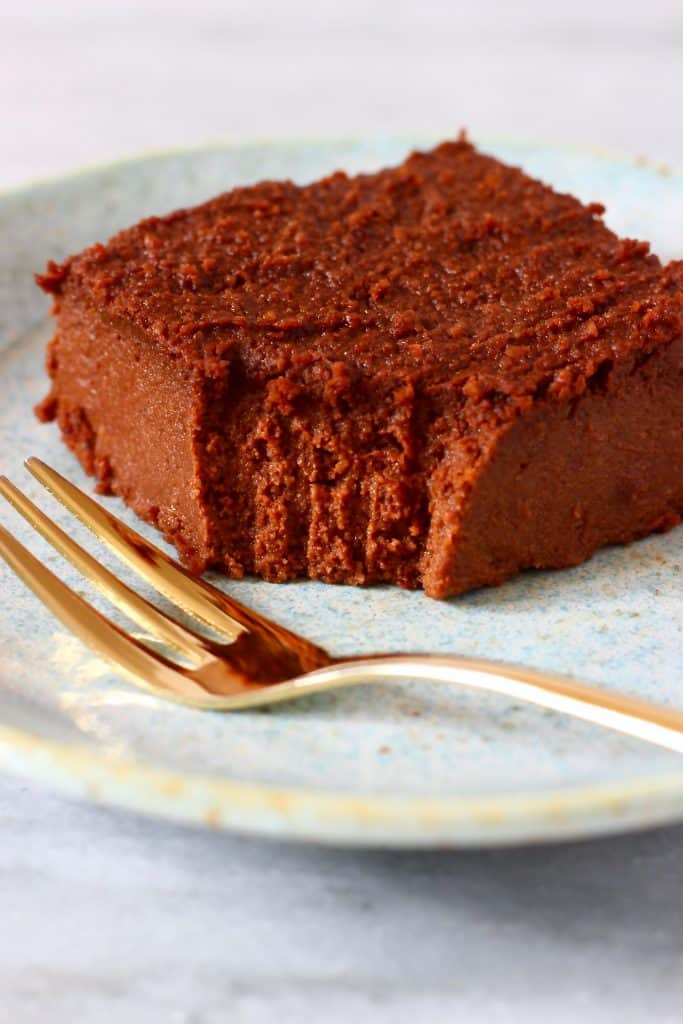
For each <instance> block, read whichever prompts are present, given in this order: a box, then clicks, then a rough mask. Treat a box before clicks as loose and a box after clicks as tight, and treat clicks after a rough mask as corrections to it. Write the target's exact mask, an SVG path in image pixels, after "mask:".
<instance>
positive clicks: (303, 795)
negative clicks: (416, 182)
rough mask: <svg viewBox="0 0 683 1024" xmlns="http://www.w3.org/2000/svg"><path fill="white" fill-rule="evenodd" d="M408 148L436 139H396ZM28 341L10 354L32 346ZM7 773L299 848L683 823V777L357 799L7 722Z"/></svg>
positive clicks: (9, 198)
mask: <svg viewBox="0 0 683 1024" xmlns="http://www.w3.org/2000/svg"><path fill="white" fill-rule="evenodd" d="M377 138H378V136H376V135H375V136H372V137H371V136H339V137H326V136H311V137H304V136H302V137H293V138H282V139H277V138H275V139H274V138H264V139H259V138H246V139H235V140H233V139H227V140H216V141H214V142H209V143H206V144H200V145H195V146H178V147H169V148H165V149H159V150H152V151H147V152H142V153H137V154H131V155H130V156H124V157H123V158H120V159H116V160H111V161H104V162H99V163H93V164H91V165H84V166H81V167H78V168H75V169H74V170H72V171H70V172H67V173H65V174H58V175H54V176H50V177H47V178H45V179H39V180H35V181H31V182H28V183H23V184H19V185H14V186H9V187H8V188H4V189H2V190H0V201H2V203H3V205H11V204H12V202H13V201H16V202H18V203H19V202H21V201H22V200H25V199H26V198H29V197H30V196H31V194H32V193H34V192H37V191H42V190H43V189H46V188H58V187H59V186H60V185H62V184H66V183H68V182H69V181H73V180H76V179H78V178H81V177H87V176H88V175H93V176H95V175H97V174H99V173H102V172H104V171H107V170H117V169H119V168H120V169H124V168H126V167H129V166H135V165H139V164H143V163H148V162H154V161H156V160H163V159H165V158H166V159H171V158H173V157H174V156H182V155H184V154H192V155H197V156H198V157H199V156H200V155H201V154H202V153H206V152H214V153H215V152H219V151H231V150H235V149H247V148H249V147H258V146H260V147H269V148H271V149H277V148H279V147H283V146H287V147H290V146H292V145H296V144H300V145H320V146H323V145H324V146H328V145H339V146H342V145H345V144H362V143H363V142H369V141H371V139H372V140H375V141H376V140H377ZM386 138H387V139H388V138H391V139H392V141H394V142H401V143H402V142H405V144H406V146H416V145H422V144H423V143H424V144H429V142H430V137H429V136H426V135H425V136H424V137H421V136H418V135H410V136H408V135H406V136H401V135H392V136H386ZM473 138H474V141H475V142H476V143H477V144H478V145H482V146H491V147H495V146H496V145H504V144H514V145H516V146H519V147H522V148H527V147H528V148H529V149H530V150H532V149H551V150H559V151H560V152H573V153H576V154H583V155H585V156H590V157H592V158H593V159H599V160H604V161H605V162H606V163H610V164H618V165H621V166H624V165H627V166H629V167H631V168H633V169H635V170H640V171H642V172H643V173H646V174H647V173H649V174H656V175H658V176H659V175H661V176H666V177H668V178H670V177H675V178H681V179H683V168H679V167H672V166H670V165H668V164H665V163H662V162H657V161H649V160H647V159H645V158H642V157H634V156H630V155H628V154H623V153H614V152H610V151H608V150H603V149H600V148H599V147H583V146H580V145H575V144H570V143H559V142H547V141H542V140H523V139H512V138H505V137H482V138H479V137H478V136H474V137H473ZM20 340H21V336H18V337H16V338H15V339H13V340H12V341H10V345H9V347H11V348H13V347H14V345H15V344H17V343H20ZM0 768H2V769H4V770H7V771H9V772H12V773H15V774H19V775H23V776H25V777H30V778H32V779H36V780H37V781H39V782H43V783H47V784H49V785H51V786H52V787H53V788H57V789H59V790H61V791H63V792H66V793H70V794H71V795H77V796H80V797H82V798H85V799H87V800H90V801H91V802H95V803H103V804H107V805H113V806H117V807H121V808H126V809H129V810H134V811H138V812H142V813H145V814H148V815H154V816H156V817H160V818H163V819H166V820H169V819H170V820H174V821H177V822H184V823H187V824H191V825H196V826H204V827H207V828H213V829H229V830H231V831H236V832H244V833H251V834H257V835H262V836H268V837H271V838H278V839H282V840H293V841H312V842H319V843H329V844H335V845H349V846H385V847H388V846H394V847H435V846H449V847H472V846H497V845H498V846H500V845H513V844H526V843H534V842H562V841H566V840H569V839H577V838H588V837H590V836H597V835H606V834H610V833H618V832H625V831H629V830H632V829H634V828H647V827H655V826H657V825H663V824H673V823H675V822H677V821H681V820H683V770H681V771H680V772H675V771H674V772H667V773H660V774H657V775H652V776H646V777H643V778H640V779H637V780H633V779H631V780H627V781H625V782H622V783H610V784H604V783H603V784H590V783H585V784H581V785H577V786H567V787H561V788H557V789H548V790H544V791H543V792H539V793H533V792H530V793H527V794H524V795H520V794H515V793H503V794H495V793H492V794H490V795H487V796H485V797H482V796H459V797H422V796H420V797H412V796H408V797H406V796H398V795H391V796H384V795H379V794H363V793H354V794H345V793H343V792H339V791H316V790H314V789H306V788H281V787H276V786H269V785H263V784H256V783H247V782H241V781H237V780H232V779H228V778H215V777H211V776H206V775H200V774H198V775H194V774H192V775H190V774H187V773H186V774H183V773H180V772H174V771H171V770H169V769H165V768H163V769H162V768H156V767H153V766H151V765H147V764H144V763H142V762H140V761H137V760H134V759H130V758H124V757H120V756H118V757H113V756H112V755H110V754H107V753H105V752H102V751H98V750H97V748H95V747H89V746H87V745H86V744H82V743H75V744H65V743H60V742H58V741H55V740H51V739H49V738H46V737H42V736H40V735H38V734H36V733H34V732H31V731H30V730H27V729H21V728H18V727H15V726H12V725H8V724H6V723H4V722H2V721H0Z"/></svg>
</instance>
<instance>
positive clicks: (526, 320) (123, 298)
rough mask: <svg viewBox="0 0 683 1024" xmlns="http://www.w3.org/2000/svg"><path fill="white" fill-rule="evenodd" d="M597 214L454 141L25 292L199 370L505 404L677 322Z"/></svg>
mask: <svg viewBox="0 0 683 1024" xmlns="http://www.w3.org/2000/svg"><path fill="white" fill-rule="evenodd" d="M602 213H603V208H602V207H601V206H599V205H597V204H592V205H590V206H584V205H582V204H581V203H579V202H578V200H576V199H574V198H572V197H571V196H567V195H559V194H557V193H555V192H553V191H552V190H551V189H550V188H547V187H546V186H544V185H542V184H541V183H539V182H537V181H534V180H532V179H531V178H529V177H527V175H525V174H524V173H522V172H521V171H520V170H518V169H516V168H510V167H506V166H505V165H503V164H501V163H499V162H498V161H497V160H494V159H492V158H491V157H487V156H484V155H482V154H480V153H478V152H477V151H476V150H475V149H474V148H473V147H472V146H471V145H470V144H469V143H468V142H467V141H466V140H464V139H460V140H458V141H456V142H450V143H444V144H443V145H441V146H439V147H437V148H436V149H434V150H432V151H431V152H428V153H414V154H413V155H412V156H410V157H409V158H408V159H407V160H406V161H405V163H404V164H402V165H401V166H400V167H398V168H395V169H391V170H385V171H381V172H379V173H377V174H364V175H359V176H358V177H354V178H349V177H347V176H346V175H345V174H342V173H337V174H333V175H332V176H330V177H329V178H326V179H324V180H322V181H319V182H316V183H315V184H312V185H308V186H306V187H299V186H296V185H294V184H292V183H291V182H263V183H261V184H258V185H254V186H252V187H249V188H237V189H234V190H233V191H231V192H227V193H225V194H224V195H221V196H219V197H217V198H216V199H213V200H211V201H210V202H208V203H205V204H204V205H202V206H199V207H196V208H194V209H190V210H180V211H178V212H176V213H172V214H170V215H169V216H166V217H162V218H157V217H153V218H150V219H148V220H145V221H143V222H142V223H140V224H138V225H137V226H136V227H133V228H130V229H129V230H126V231H122V232H121V233H119V234H118V235H116V236H115V237H114V238H113V239H111V241H110V242H109V243H108V244H107V245H106V246H104V245H95V246H93V247H92V248H90V249H88V250H86V251H85V252H84V253H82V254H81V255H79V256H76V257H72V258H70V259H68V260H66V262H65V263H64V264H62V265H61V266H56V265H55V264H50V265H49V266H48V270H47V273H46V274H45V275H43V276H41V277H39V283H40V284H41V285H42V287H43V288H44V289H45V290H46V291H51V292H54V293H56V294H60V293H63V292H67V291H68V292H69V294H70V295H72V296H74V297H75V298H77V299H78V300H79V301H83V302H84V303H86V304H87V305H88V306H89V307H90V308H92V309H94V310H97V311H98V312H99V314H100V315H102V316H104V317H106V318H107V319H108V320H110V321H111V322H114V323H116V322H126V323H128V324H130V325H132V326H133V327H134V328H135V329H137V330H141V331H142V332H144V333H145V334H146V335H147V336H149V337H151V338H153V339H154V340H155V341H156V342H158V343H159V344H162V345H164V346H168V347H169V348H170V349H173V350H175V351H176V352H177V353H178V354H179V355H180V356H182V357H183V358H184V359H186V360H188V361H189V362H191V363H193V364H196V365H197V366H201V367H202V368H203V369H204V370H205V371H207V372H208V373H210V374H221V373H222V372H223V371H224V369H225V366H226V363H230V362H232V361H234V360H235V359H239V360H240V361H241V362H242V364H243V365H244V366H245V368H246V369H247V371H248V372H250V373H256V374H258V375H262V376H265V377H268V376H271V375H273V376H274V375H281V374H288V373H289V375H290V376H291V375H292V374H294V373H296V374H300V373H301V372H302V371H303V370H305V368H306V367H308V366H312V364H314V363H318V364H322V365H323V366H324V367H325V368H326V372H328V373H329V374H330V378H331V379H332V380H334V379H338V381H339V386H340V387H342V388H343V387H349V386H352V383H353V379H354V377H355V376H356V375H358V374H359V373H360V374H362V375H363V377H364V379H365V380H366V381H368V380H371V381H372V380H376V381H377V383H378V386H380V387H381V388H382V389H385V388H386V385H391V386H394V385H396V384H397V383H398V382H400V381H404V380H410V381H411V382H412V383H413V384H419V386H421V387H422V388H424V389H426V390H431V389H435V390H438V391H443V389H444V388H447V389H449V390H452V394H453V401H454V404H456V405H460V406H461V408H463V409H464V408H465V407H469V410H470V414H471V412H472V409H473V408H474V407H475V406H478V405H480V404H481V403H482V402H484V403H485V404H487V405H489V411H490V407H491V405H495V406H496V408H498V409H505V408H508V410H509V411H511V410H512V408H515V407H519V405H520V403H521V404H524V403H526V402H528V401H529V398H530V397H533V396H535V395H539V394H551V395H556V396H558V397H559V396H573V395H578V394H580V393H581V392H582V391H583V390H584V389H585V388H586V386H587V383H588V382H590V381H591V379H592V378H595V376H596V375H601V374H602V375H604V374H605V372H608V371H609V367H610V365H611V362H612V361H614V360H615V359H622V358H627V359H628V358H631V357H637V358H639V359H641V358H643V357H644V356H645V355H646V354H647V353H648V352H649V351H652V350H653V349H654V348H656V347H657V346H659V345H660V344H665V343H666V342H668V341H669V340H671V339H672V338H674V337H675V336H677V335H678V334H680V333H681V331H682V329H683V264H681V263H678V264H670V265H669V267H666V268H662V266H661V265H660V263H659V260H658V259H657V258H656V257H655V256H653V255H651V254H649V251H648V246H647V244H646V243H642V242H634V241H631V240H619V239H618V238H617V237H616V236H615V235H614V234H613V233H612V232H611V231H609V230H608V228H607V227H606V226H605V225H604V223H603V222H602V220H601V214H602ZM470 414H468V416H467V419H468V420H469V422H470V424H472V415H470Z"/></svg>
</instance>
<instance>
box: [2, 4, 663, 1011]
mask: <svg viewBox="0 0 683 1024" xmlns="http://www.w3.org/2000/svg"><path fill="white" fill-rule="evenodd" d="M2 17H3V23H2V32H1V33H0V130H1V132H2V140H3V141H2V150H1V152H2V158H1V159H0V187H3V186H11V185H16V184H20V183H22V182H25V181H27V180H29V179H33V178H36V177H44V176H47V175H52V174H56V173H61V172H63V171H66V170H70V169H72V168H74V167H76V166H78V165H81V164H84V163H93V162H96V161H101V160H108V159H114V158H118V157H120V156H122V155H127V154H132V153H134V152H136V151H138V150H141V149H145V150H149V149H155V148H164V147H168V146H180V145H187V144H199V143H202V142H204V141H206V140H209V139H215V138H226V137H265V136H278V137H284V136H288V137H291V136H292V135H300V136H305V135H321V134H322V135H331V136H344V135H358V134H364V133H382V134H392V133H409V132H415V131H425V132H433V131H437V132H441V131H442V132H443V133H444V134H446V133H449V132H453V131H455V130H457V129H458V128H459V127H460V126H462V125H466V126H467V127H469V128H470V130H471V131H472V132H473V133H476V134H478V135H488V136H498V137H510V138H524V139H530V140H541V141H546V140H547V141H558V142H570V143H574V144H577V145H588V146H599V147H605V148H607V149H611V150H620V151H623V152H626V153H630V154H632V155H639V154H641V155H647V156H649V157H651V158H654V159H656V160H660V161H665V162H673V163H679V164H681V165H683V131H681V109H682V104H681V101H682V99H683V4H682V3H681V0H651V2H648V3H647V4H644V3H642V2H638V3H634V2H626V0H620V2H617V0H602V2H601V3H594V2H587V0H586V2H584V0H576V2H574V3H571V4H569V3H564V2H562V3H553V2H550V0H545V2H542V0H520V2H517V3H512V2H511V3H506V2H504V0H500V2H493V0H479V2H477V3H474V2H468V3H457V2H456V3H448V2H446V0H443V2H435V0H423V2H420V3H402V2H400V0H393V2H390V0H382V2H376V3H373V2H371V0H365V2H361V0H344V2H343V3H341V2H337V3H332V2H329V0H317V2H316V3H315V4H312V3H310V2H309V3H303V2H302V0H289V2H286V3H275V2H272V3H265V2H263V0H252V2H247V0H239V2H236V3H218V2H213V3H212V2H209V0H194V2H193V3H191V4H190V3H173V2H171V3H161V2H160V0H159V2H143V3H134V2H133V0H119V2H118V3H113V2H109V0H107V2H100V3H85V2H73V0H71V2H70V0H63V2H61V3H60V4H55V3H54V2H51V0H42V2H37V0H25V2H22V3H17V2H15V3H12V4H5V5H3V10H2ZM0 822H1V826H2V830H1V833H0V834H1V836H2V841H1V842H0V906H1V907H2V928H0V1020H3V1021H4V1020H7V1021H8V1022H9V1021H12V1022H15V1024H24V1022H28V1021H37V1020H42V1019H45V1018H48V1019H50V1020H51V1021H54V1022H59V1024H61V1022H62V1021H63V1022H69V1024H71V1022H73V1021H80V1020H84V1021H95V1022H100V1021H107V1022H108V1021H114V1020H116V1021H118V1020H128V1021H133V1022H137V1021H145V1022H150V1024H153V1022H155V1021H170V1022H178V1024H180V1022H182V1024H213V1022H214V1021H222V1020H228V1019H229V1020H230V1021H234V1022H239V1024H241V1022H249V1024H250V1022H263V1021H271V1020H278V1021H279V1022H281V1024H287V1022H289V1021H297V1022H298V1021H307V1020H309V1019H316V1018H320V1019H321V1020H324V1021H348V1020H349V1019H354V1018H355V1019H356V1020H358V1021H359V1022H360V1021H366V1020H367V1021H378V1022H383V1021H392V1022H399V1024H400V1022H403V1021H406V1022H408V1021H410V1022H411V1024H415V1022H423V1021H424V1022H430V1024H431V1022H436V1021H442V1020H443V1021H450V1020H463V1021H468V1022H470V1021H471V1022H479V1021H481V1022H486V1024H489V1022H491V1024H496V1022H498V1021H505V1022H507V1021H524V1022H535V1021H539V1022H540V1021H546V1020H552V1021H553V1022H560V1024H561V1022H564V1021H575V1020H576V1019H577V1018H579V1019H583V1020H584V1021H620V1022H629V1021H646V1020H647V1021H650V1020H656V1021H661V1022H669V1021H670V1022H679V1021H682V1020H683V970H682V968H683V829H670V830H665V831H660V832H653V833H650V834H647V835H641V836H635V837H630V838H622V839H614V840H609V841H598V842H592V843H584V844H573V845H569V846H566V847H556V848H552V847H548V848H537V849H528V850H514V851H496V852H469V853H448V852H442V853H433V854H420V855H418V854H409V853H404V854H391V853H381V852H376V851H375V852H370V851H355V852H352V851H333V850H324V849H316V848H303V847H296V846H292V847H288V846H282V845H273V844H269V843H264V842H261V841H256V840H251V839H245V838H232V837H229V836H225V835H218V834H207V833H200V832H193V831H191V830H186V829H182V828H178V827H175V826H171V825H167V824H164V823H158V822H153V821H147V820H144V819H141V818H137V817H135V816H133V815H128V814H124V813H119V812H114V811H111V810H106V809H102V808H97V807H86V806H80V805H77V804H74V803H71V802H69V801H67V800H64V799H62V798H60V797H56V796H52V795H50V794H48V793H45V792H44V791H42V790H40V789H39V788H38V787H34V786H33V785H27V784H25V783H24V782H20V781H16V780H2V781H0Z"/></svg>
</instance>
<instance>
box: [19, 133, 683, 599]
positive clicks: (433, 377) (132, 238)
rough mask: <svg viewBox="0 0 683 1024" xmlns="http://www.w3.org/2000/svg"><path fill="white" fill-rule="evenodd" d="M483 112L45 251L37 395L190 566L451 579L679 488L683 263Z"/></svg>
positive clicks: (463, 579)
mask: <svg viewBox="0 0 683 1024" xmlns="http://www.w3.org/2000/svg"><path fill="white" fill-rule="evenodd" d="M603 212H604V211H603V208H602V207H600V206H598V205H596V204H593V205H589V206H584V205H582V204H581V203H580V202H579V201H578V200H576V199H574V198H573V197H571V196H568V195H560V194H558V193H556V192H554V191H553V190H552V189H550V188H548V187H546V186H545V185H543V184H541V183H540V182H537V181H534V180H532V179H531V178H529V177H527V175H525V174H524V173H523V172H522V171H521V170H518V169H516V168H512V167H507V166H505V165H504V164H501V163H500V162H499V161H497V160H495V159H493V158H491V157H489V156H485V155H483V154H481V153H479V152H477V151H476V150H475V149H474V147H473V146H472V145H470V144H469V143H468V142H467V141H466V140H465V139H462V138H461V139H459V140H458V141H456V142H450V143H445V144H443V145H441V146H438V147H437V148H436V149H434V150H432V151H431V152H428V153H414V154H413V155H411V156H410V157H409V158H408V159H407V160H406V161H405V163H404V164H402V165H401V166H400V167H397V168H393V169H390V170H385V171H381V172H379V173H376V174H363V175H359V176H357V177H354V178H349V177H347V176H346V175H345V174H342V173H337V174H333V175H332V176H331V177H328V178H326V179H324V180H322V181H318V182H316V183H314V184H312V185H308V186H305V187H299V186H296V185H294V184H292V183H291V182H287V181H283V182H262V183H260V184H258V185H254V186H253V187H249V188H237V189H233V190H232V191H230V192H227V193H225V194H224V195H221V196H219V197H217V198H216V199H213V200H211V201H210V202H208V203H205V204H203V205H201V206H198V207H196V208H194V209H190V210H180V211H178V212H175V213H172V214H170V215H169V216H166V217H161V218H150V219H149V220H145V221H143V222H142V223H140V224H138V225H137V226H135V227H132V228H130V229H128V230H126V231H122V232H121V233H120V234H118V235H116V236H115V237H114V238H112V239H111V241H110V242H108V244H107V245H95V246H93V247H92V248H90V249H87V250H86V251H85V252H83V253H81V254H80V255H78V256H74V257H71V258H69V259H67V260H66V261H65V262H64V263H63V264H61V265H60V266H57V265H55V264H52V263H51V264H49V265H48V269H47V271H46V273H45V274H43V275H41V276H39V277H38V282H39V284H40V285H41V287H42V288H43V289H44V290H45V291H47V292H50V293H52V294H53V295H54V297H55V303H54V312H55V315H56V318H57V329H56V334H55V336H54V338H53V340H52V342H51V343H50V346H49V351H48V371H49V374H50V377H51V378H52V390H51V392H50V395H49V396H48V397H47V398H46V399H45V401H44V402H43V403H42V405H41V406H40V408H39V415H40V416H41V417H42V418H44V419H54V418H56V419H57V421H58V423H59V426H60V428H61V431H62V435H63V437H64V440H65V441H66V443H67V444H68V445H69V447H70V448H71V449H72V450H73V451H74V452H75V454H76V455H77V456H78V458H79V459H80V461H81V463H82V465H83V467H84V468H85V470H86V471H87V472H88V473H91V474H95V475H96V476H97V478H98V481H99V489H100V490H101V491H113V492H115V493H116V494H119V495H121V496H122V497H123V498H124V500H125V501H126V502H127V503H128V504H129V505H130V506H131V507H132V508H133V509H134V510H135V511H136V512H137V513H138V514H139V515H140V516H142V517H143V518H145V519H147V520H149V521H150V522H152V523H154V524H155V525H156V526H158V528H159V529H160V530H161V531H163V533H164V535H165V537H166V538H167V539H168V540H170V541H171V542H172V543H173V544H174V545H175V546H176V547H177V549H178V551H179V552H180V555H181V557H182V558H183V560H184V561H185V562H186V564H188V565H189V566H190V567H191V568H192V569H193V570H195V571H197V572H200V571H202V570H203V569H205V568H207V567H209V566H216V567H220V568H222V569H223V570H225V571H226V572H227V573H229V574H230V575H233V576H240V575H242V574H244V573H255V574H258V575H261V576H262V577H264V578H265V579H268V580H274V581H282V580H287V579H291V578H294V577H298V576H308V577H311V578H316V579H321V580H326V581H330V582H337V583H355V584H361V583H369V582H375V581H391V582H394V583H397V584H400V585H401V586H406V587H418V586H422V587H424V589H425V591H426V592H427V593H428V594H429V595H430V596H432V597H446V596H448V595H452V594H457V593H460V592H462V591H464V590H467V589H469V588H471V587H476V586H480V585H482V584H494V583H500V582H501V581H503V580H505V579H506V578H507V577H509V576H511V575H512V574H513V573H516V572H517V571H518V570H520V569H523V568H526V567H560V566H567V565H574V564H576V563H578V562H581V561H582V560H584V559H586V558H588V557H589V556H590V555H591V553H592V552H594V551H595V550H596V549H597V548H599V547H601V546H602V545H605V544H611V543H617V542H627V541H631V540H633V539H635V538H637V537H642V536H644V535H645V534H647V533H649V532H651V531H653V530H663V529H668V528H670V527H672V526H673V525H675V524H676V523H677V522H678V521H679V520H680V517H681V513H683V441H682V438H681V431H682V428H683V264H681V263H672V264H670V265H669V266H665V267H664V266H662V265H661V263H660V261H659V260H658V259H657V257H656V256H654V255H651V254H650V252H649V248H648V246H647V244H645V243H642V242H636V241H632V240H628V239H619V238H617V237H616V236H615V235H614V234H613V233H612V232H611V231H610V230H609V229H608V228H607V227H606V226H605V224H604V223H603V221H602V219H601V215H602V213H603Z"/></svg>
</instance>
